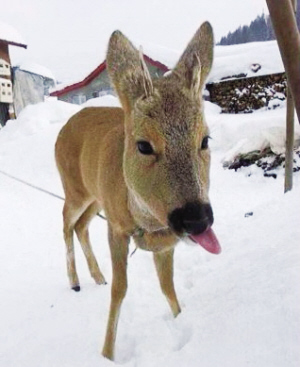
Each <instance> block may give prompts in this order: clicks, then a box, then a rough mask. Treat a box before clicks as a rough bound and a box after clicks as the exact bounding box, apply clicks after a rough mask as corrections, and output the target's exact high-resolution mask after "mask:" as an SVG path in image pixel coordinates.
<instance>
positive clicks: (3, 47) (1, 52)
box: [0, 41, 11, 127]
mask: <svg viewBox="0 0 300 367" xmlns="http://www.w3.org/2000/svg"><path fill="white" fill-rule="evenodd" d="M0 59H3V60H5V61H6V62H8V63H9V64H10V58H9V50H8V44H7V43H6V42H1V41H0ZM0 78H4V79H8V80H9V81H11V77H10V76H6V75H0ZM9 117H10V116H9V103H2V102H0V127H1V126H4V125H5V124H6V121H7V120H8V119H9Z"/></svg>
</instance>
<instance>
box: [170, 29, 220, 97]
mask: <svg viewBox="0 0 300 367" xmlns="http://www.w3.org/2000/svg"><path fill="white" fill-rule="evenodd" d="M213 47H214V36H213V30H212V27H211V25H210V23H208V22H205V23H203V24H202V25H201V27H200V28H199V29H198V31H197V32H196V34H195V35H194V37H193V38H192V40H191V41H190V43H189V44H188V46H187V47H186V49H185V51H184V52H183V54H182V56H181V57H180V59H179V61H178V63H177V65H176V66H175V68H174V69H173V72H172V74H173V75H174V76H175V77H178V76H179V78H180V79H182V80H183V82H184V83H185V85H186V87H187V88H188V89H190V90H191V92H192V93H193V94H194V95H195V96H201V91H202V88H203V86H204V83H205V80H206V78H207V76H208V74H209V72H210V70H211V67H212V61H213ZM172 74H171V75H172Z"/></svg>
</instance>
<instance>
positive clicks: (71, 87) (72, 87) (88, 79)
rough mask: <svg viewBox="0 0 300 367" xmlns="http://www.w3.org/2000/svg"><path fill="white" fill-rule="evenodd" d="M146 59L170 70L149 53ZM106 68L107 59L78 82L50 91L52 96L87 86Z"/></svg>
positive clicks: (152, 63) (164, 69) (160, 67)
mask: <svg viewBox="0 0 300 367" xmlns="http://www.w3.org/2000/svg"><path fill="white" fill-rule="evenodd" d="M144 59H145V61H146V62H148V63H149V64H150V65H153V66H155V67H157V68H159V69H160V70H162V71H163V72H167V71H168V70H169V68H168V67H167V66H166V65H164V64H162V63H161V62H159V61H155V60H152V59H151V58H150V57H149V56H147V55H144ZM105 69H106V61H103V63H102V64H100V65H99V66H98V67H97V68H96V69H95V70H94V71H92V72H91V73H90V74H89V75H88V76H87V77H86V78H84V79H83V80H82V81H81V82H78V83H75V84H72V85H68V86H67V87H65V88H63V89H61V90H56V91H54V92H52V93H50V96H52V97H59V96H62V95H64V94H66V93H68V92H71V91H74V90H76V89H79V88H82V87H85V86H87V85H88V84H90V83H91V82H92V81H93V80H94V79H95V78H96V77H97V76H99V75H100V74H101V73H102V72H103V71H104V70H105Z"/></svg>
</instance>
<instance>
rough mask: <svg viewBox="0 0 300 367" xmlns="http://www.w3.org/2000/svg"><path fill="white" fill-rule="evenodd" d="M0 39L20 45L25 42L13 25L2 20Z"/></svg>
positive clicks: (0, 22)
mask: <svg viewBox="0 0 300 367" xmlns="http://www.w3.org/2000/svg"><path fill="white" fill-rule="evenodd" d="M0 39H1V40H3V41H7V42H14V43H19V44H22V45H25V44H26V43H25V41H24V39H23V37H22V36H21V34H20V33H19V32H18V31H17V30H16V29H15V28H14V27H13V26H11V25H9V24H6V23H4V22H2V21H0Z"/></svg>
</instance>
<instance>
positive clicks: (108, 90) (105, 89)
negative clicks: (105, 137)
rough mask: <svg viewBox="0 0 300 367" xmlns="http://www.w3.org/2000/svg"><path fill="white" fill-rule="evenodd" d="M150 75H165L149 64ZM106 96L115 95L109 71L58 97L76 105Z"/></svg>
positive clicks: (155, 76)
mask: <svg viewBox="0 0 300 367" xmlns="http://www.w3.org/2000/svg"><path fill="white" fill-rule="evenodd" d="M147 66H148V69H149V72H150V75H151V76H152V77H153V78H157V77H159V76H161V75H163V72H162V71H161V70H160V69H159V68H157V67H155V66H152V65H151V64H149V63H147ZM105 94H112V95H115V92H114V90H113V87H112V86H111V84H110V80H109V76H108V72H107V69H105V70H104V71H102V73H100V74H99V75H98V76H97V77H96V78H95V79H94V80H92V82H91V83H90V84H89V85H87V86H85V87H82V88H78V89H76V90H73V91H70V92H68V93H65V94H63V95H61V96H59V97H58V99H59V100H61V101H65V102H69V103H74V104H81V103H84V102H85V101H87V100H89V99H91V98H95V97H99V96H101V95H105Z"/></svg>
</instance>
